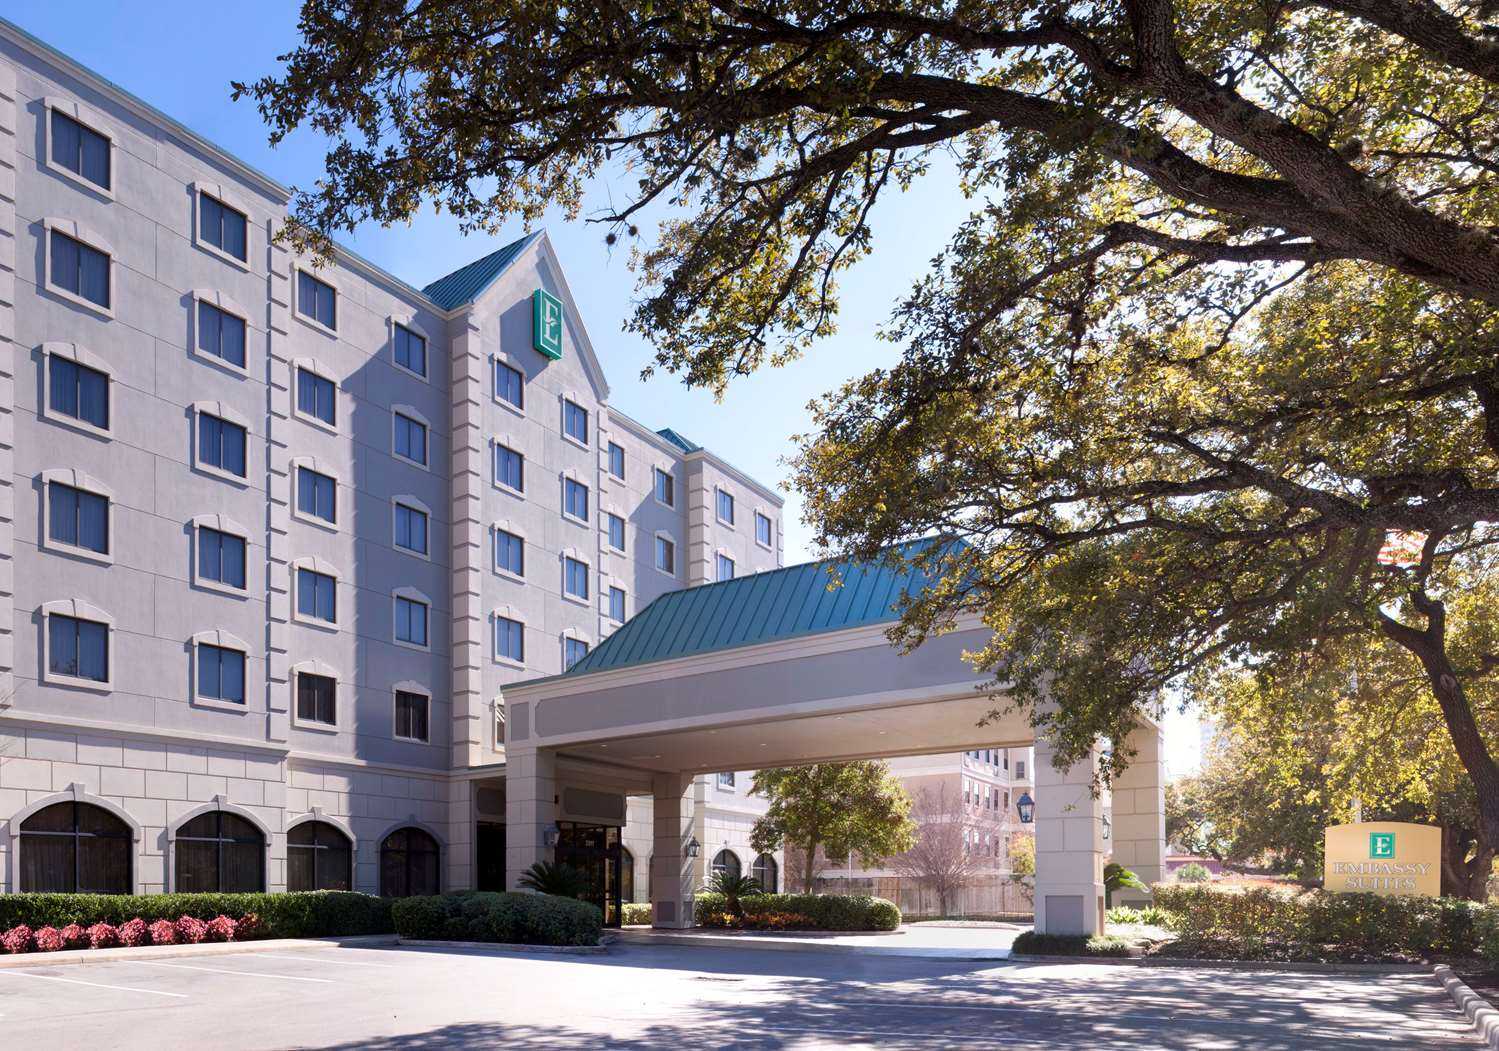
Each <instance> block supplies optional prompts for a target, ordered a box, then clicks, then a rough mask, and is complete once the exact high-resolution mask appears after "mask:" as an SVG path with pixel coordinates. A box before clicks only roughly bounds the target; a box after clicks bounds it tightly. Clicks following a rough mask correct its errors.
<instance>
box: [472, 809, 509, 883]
mask: <svg viewBox="0 0 1499 1051" xmlns="http://www.w3.org/2000/svg"><path fill="white" fill-rule="evenodd" d="M478 848H479V849H478V860H479V873H478V879H476V880H475V881H474V886H475V887H476V888H477V889H479V890H504V889H505V826H504V825H503V824H501V823H500V822H498V821H480V822H479V842H478Z"/></svg>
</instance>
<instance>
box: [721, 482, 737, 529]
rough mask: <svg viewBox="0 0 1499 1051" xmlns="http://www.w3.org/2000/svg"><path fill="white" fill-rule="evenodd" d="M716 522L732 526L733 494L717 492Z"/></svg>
mask: <svg viewBox="0 0 1499 1051" xmlns="http://www.w3.org/2000/svg"><path fill="white" fill-rule="evenodd" d="M718 520H719V521H720V522H722V523H723V524H724V525H733V524H734V494H733V493H726V492H724V491H723V490H722V489H720V490H718Z"/></svg>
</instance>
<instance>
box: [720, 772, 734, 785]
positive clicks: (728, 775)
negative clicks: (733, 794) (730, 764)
mask: <svg viewBox="0 0 1499 1051" xmlns="http://www.w3.org/2000/svg"><path fill="white" fill-rule="evenodd" d="M718 787H719V788H733V787H734V772H733V771H732V770H726V771H723V772H722V773H720V774H719V775H718Z"/></svg>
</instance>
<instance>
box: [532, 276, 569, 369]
mask: <svg viewBox="0 0 1499 1051" xmlns="http://www.w3.org/2000/svg"><path fill="white" fill-rule="evenodd" d="M531 346H533V347H535V348H536V349H537V350H538V351H539V352H541V353H542V354H545V355H546V356H547V357H549V358H551V359H552V360H553V361H560V360H561V358H562V301H561V300H560V299H558V298H557V297H556V296H554V295H552V294H551V293H550V292H548V291H547V290H546V289H544V288H538V289H537V290H536V291H535V292H533V293H531Z"/></svg>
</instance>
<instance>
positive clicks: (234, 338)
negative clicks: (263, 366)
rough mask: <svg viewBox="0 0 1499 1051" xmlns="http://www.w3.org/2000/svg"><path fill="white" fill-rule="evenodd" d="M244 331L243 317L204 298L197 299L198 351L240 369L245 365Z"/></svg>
mask: <svg viewBox="0 0 1499 1051" xmlns="http://www.w3.org/2000/svg"><path fill="white" fill-rule="evenodd" d="M245 331H246V326H245V319H244V318H242V317H237V316H236V315H234V314H231V313H229V312H228V311H227V310H222V309H220V308H219V307H217V306H214V305H213V304H212V303H209V302H208V301H206V300H202V299H200V300H198V341H197V342H198V350H199V351H200V352H202V353H204V354H207V355H208V356H209V357H214V358H218V359H220V360H221V361H226V362H228V363H229V364H230V365H233V366H234V367H235V368H237V369H242V368H244V367H245Z"/></svg>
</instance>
